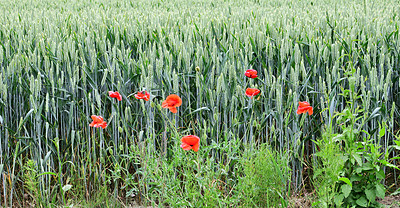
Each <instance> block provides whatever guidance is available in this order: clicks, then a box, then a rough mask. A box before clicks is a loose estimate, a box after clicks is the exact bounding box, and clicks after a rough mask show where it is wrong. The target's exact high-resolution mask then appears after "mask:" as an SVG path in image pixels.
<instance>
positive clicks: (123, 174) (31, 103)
mask: <svg viewBox="0 0 400 208" xmlns="http://www.w3.org/2000/svg"><path fill="white" fill-rule="evenodd" d="M0 11H1V13H2V15H0V44H1V45H0V67H1V71H0V184H1V185H0V187H1V190H0V196H1V200H0V206H3V205H5V204H11V203H13V204H18V205H21V206H22V205H23V203H24V202H23V201H24V200H22V198H23V196H24V193H28V192H29V193H30V194H31V197H32V198H35V197H36V198H40V200H41V201H43V202H51V201H52V202H54V201H55V200H54V199H53V198H52V197H53V196H59V197H57V200H59V202H62V203H66V201H65V200H67V198H74V196H77V197H79V196H84V197H85V198H86V199H89V198H91V194H92V193H94V192H95V191H96V190H99V189H100V188H101V186H103V185H104V186H106V187H109V190H112V191H109V192H113V193H114V194H115V195H116V196H122V197H124V198H125V197H126V196H131V195H132V194H134V195H137V196H140V197H145V196H146V195H147V196H154V198H151V199H146V200H149V201H152V200H154V202H155V203H159V202H162V201H166V204H170V205H171V206H174V203H176V201H175V202H173V201H171V200H172V199H169V198H168V197H167V196H166V195H168V194H167V193H168V192H169V191H171V192H174V193H181V192H182V193H183V192H185V190H188V189H189V188H188V187H185V188H184V190H183V188H182V190H181V189H179V187H183V185H182V184H180V183H179V182H176V183H167V182H168V181H175V180H177V179H176V178H179V177H178V176H181V175H183V176H182V177H183V178H188V177H189V176H187V175H185V174H188V173H186V172H185V173H182V172H184V171H183V170H186V171H187V170H192V169H191V168H188V169H187V168H186V167H185V166H184V164H186V163H191V162H192V160H191V159H186V158H187V157H192V159H193V158H194V159H193V161H197V163H196V164H194V165H193V171H196V173H197V174H198V175H201V176H202V177H205V178H207V177H206V175H207V174H211V172H214V174H215V175H213V176H211V178H209V179H204V184H200V185H199V186H200V187H201V186H209V185H210V184H214V182H215V181H216V183H217V184H218V185H215V186H216V189H217V186H218V189H219V190H221V195H223V196H225V198H224V199H226V200H228V198H229V197H227V196H229V195H230V194H232V193H231V192H230V191H232V190H234V186H235V184H236V182H237V180H238V178H239V176H238V175H235V167H236V165H237V164H238V163H239V162H238V160H239V159H238V158H240V157H242V153H243V152H245V150H252V149H257V147H258V146H259V145H260V144H262V143H268V144H269V146H270V147H271V149H274V150H276V151H277V152H278V153H277V154H281V155H285V157H286V158H288V160H287V167H288V168H290V169H291V171H290V174H289V175H290V176H288V178H290V179H288V178H285V180H287V182H284V184H286V186H289V185H288V184H290V185H291V189H292V190H291V191H292V192H296V191H300V190H302V188H304V185H305V183H310V181H309V178H308V179H307V177H305V173H304V170H307V169H308V170H309V167H313V165H312V163H313V159H312V158H313V157H311V156H310V155H312V154H313V153H314V152H315V151H316V149H317V148H316V146H315V145H314V143H313V142H312V141H317V140H319V139H320V138H321V135H322V133H321V132H322V131H323V130H324V127H326V125H328V124H329V123H330V122H335V119H333V112H334V111H335V112H340V111H342V110H343V109H344V108H345V107H346V98H345V97H344V96H343V94H342V93H343V91H342V88H343V89H347V88H349V83H348V78H349V77H354V78H352V79H351V80H352V81H353V82H354V83H355V89H356V91H357V93H358V95H359V96H360V97H358V98H357V99H355V101H354V102H355V105H357V106H360V107H361V108H363V109H364V110H365V111H364V115H365V116H366V117H367V118H370V119H368V122H366V123H364V124H363V126H362V128H361V129H363V130H365V131H366V132H369V133H370V134H371V138H373V139H374V140H375V142H376V143H379V144H381V145H382V151H386V150H387V149H388V146H389V145H390V144H392V141H393V140H394V138H395V137H394V134H396V131H397V130H398V129H399V122H398V120H399V118H400V112H399V110H398V109H399V107H400V96H399V93H400V90H399V68H400V55H399V52H400V36H399V15H398V14H400V6H399V2H398V1H395V0H391V1H376V2H375V1H374V2H369V1H361V0H357V1H352V2H347V1H343V2H342V1H335V0H324V1H315V2H314V1H306V0H300V1H286V0H274V1H265V2H264V1H248V2H246V3H243V2H242V1H240V0H230V1H229V0H228V1H221V0H218V1H212V0H203V1H194V0H193V1H192V0H179V1H156V0H152V1H147V0H142V1H128V0H114V1H101V0H92V1H78V0H75V1H68V2H66V1H63V0H51V1H50V0H43V1H39V0H34V1H26V2H25V1H21V2H20V1H9V0H6V1H2V2H0ZM250 68H252V69H255V70H257V71H258V75H259V77H258V78H259V80H254V79H249V78H247V77H246V76H244V72H245V71H246V70H247V69H250ZM353 69H354V71H353V72H352V70H353ZM246 88H258V89H260V90H261V93H260V95H258V96H256V97H255V98H253V99H249V98H248V97H247V96H245V89H246ZM142 90H147V91H148V92H149V93H150V94H151V99H150V101H148V102H146V101H144V100H137V99H136V98H135V97H134V95H135V94H136V93H137V92H138V91H142ZM108 91H118V92H119V93H121V95H122V101H121V102H118V101H117V100H115V99H112V98H110V97H109V96H108ZM170 94H177V95H179V96H180V97H181V98H182V101H183V103H182V106H180V107H179V108H178V113H177V114H172V113H170V112H169V111H167V110H165V109H162V108H161V103H162V101H163V100H164V99H165V98H166V97H167V96H168V95H170ZM299 101H308V102H309V103H310V104H311V105H312V106H313V107H314V114H313V115H312V116H308V115H301V116H299V115H297V114H296V109H297V106H298V102H299ZM327 109H328V110H327ZM91 115H101V116H103V117H104V119H105V120H106V121H107V123H108V127H107V128H105V129H104V130H102V129H94V128H90V127H89V123H90V122H91V121H92V120H91V118H90V116H91ZM382 123H386V132H385V134H384V136H383V137H382V138H380V137H379V135H378V131H379V127H380V125H381V124H382ZM338 124H339V123H337V125H334V129H336V130H339V129H340V126H339V125H338ZM189 134H194V135H198V136H199V137H200V150H199V152H198V154H197V155H196V156H194V154H189V153H187V152H184V151H183V150H181V149H180V148H179V144H180V138H181V137H182V136H185V135H189ZM393 154H394V153H393ZM393 156H394V155H393ZM29 159H31V160H33V163H31V164H29V162H28V160H29ZM27 167H31V171H29V168H27ZM27 172H29V173H31V174H34V175H35V174H36V176H37V175H39V174H43V173H45V174H43V175H40V176H37V177H34V178H37V181H35V180H34V181H33V182H32V183H34V184H35V185H34V186H35V187H37V189H36V190H37V194H38V196H37V195H35V196H32V195H34V194H33V193H32V192H34V191H32V190H29V188H27V187H28V186H27V185H26V184H27V182H26V181H28V180H27V177H26V175H27ZM163 173H171V174H163ZM237 174H238V173H237ZM307 174H311V173H310V172H309V173H307ZM189 175H190V174H189ZM198 175H196V176H198ZM174 177H176V178H174ZM309 177H311V176H309ZM395 177H396V176H395ZM28 178H29V177H28ZM172 178H173V179H172ZM180 179H182V178H180ZM188 180H189V179H188ZM208 180H209V181H208ZM307 180H308V182H305V181H307ZM166 181H167V182H166ZM70 184H71V185H72V188H71V187H70V186H68V185H70ZM161 184H169V185H166V186H162V185H161ZM213 187H214V186H213ZM69 188H71V189H69ZM63 193H65V194H63ZM68 193H70V194H69V195H68ZM151 194H153V195H151ZM203 195H206V196H207V192H206V193H203ZM288 195H290V193H288ZM181 197H182V198H179V197H178V198H179V200H178V199H176V198H175V199H176V200H177V201H182V203H186V204H187V203H188V202H187V201H190V199H189V198H185V197H183V195H182V196H181ZM214 197H217V196H214ZM217 198H218V197H217ZM57 200H56V201H57ZM141 200H145V199H141ZM36 203H41V202H39V201H36ZM224 203H225V202H224ZM226 203H228V202H226ZM229 203H231V202H229ZM235 203H236V202H235ZM239 203H240V202H239ZM192 205H193V204H192ZM175 206H180V205H179V204H175ZM193 206H194V205H193Z"/></svg>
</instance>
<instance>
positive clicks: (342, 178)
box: [339, 177, 353, 187]
mask: <svg viewBox="0 0 400 208" xmlns="http://www.w3.org/2000/svg"><path fill="white" fill-rule="evenodd" d="M339 181H343V182H345V183H347V184H349V186H350V187H353V186H352V184H351V181H350V180H349V179H348V178H346V177H341V178H339Z"/></svg>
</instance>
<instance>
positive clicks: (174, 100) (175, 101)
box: [162, 94, 182, 113]
mask: <svg viewBox="0 0 400 208" xmlns="http://www.w3.org/2000/svg"><path fill="white" fill-rule="evenodd" d="M181 105H182V99H181V98H180V97H179V96H178V95H175V94H172V95H169V96H168V97H167V98H166V99H165V100H164V102H162V107H163V108H168V109H169V110H170V111H171V112H172V113H177V112H178V110H176V107H179V106H181Z"/></svg>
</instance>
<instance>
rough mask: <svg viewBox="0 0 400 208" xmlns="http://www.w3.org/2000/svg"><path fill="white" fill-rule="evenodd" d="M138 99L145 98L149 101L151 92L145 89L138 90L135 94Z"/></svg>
mask: <svg viewBox="0 0 400 208" xmlns="http://www.w3.org/2000/svg"><path fill="white" fill-rule="evenodd" d="M135 98H136V99H139V100H140V99H144V100H145V101H149V100H150V94H149V93H148V92H147V91H143V92H138V93H137V94H136V95H135Z"/></svg>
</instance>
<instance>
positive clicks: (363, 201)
mask: <svg viewBox="0 0 400 208" xmlns="http://www.w3.org/2000/svg"><path fill="white" fill-rule="evenodd" d="M356 203H357V205H359V206H361V207H367V206H368V201H367V199H366V198H365V197H364V196H362V197H360V198H359V199H357V201H356Z"/></svg>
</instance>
